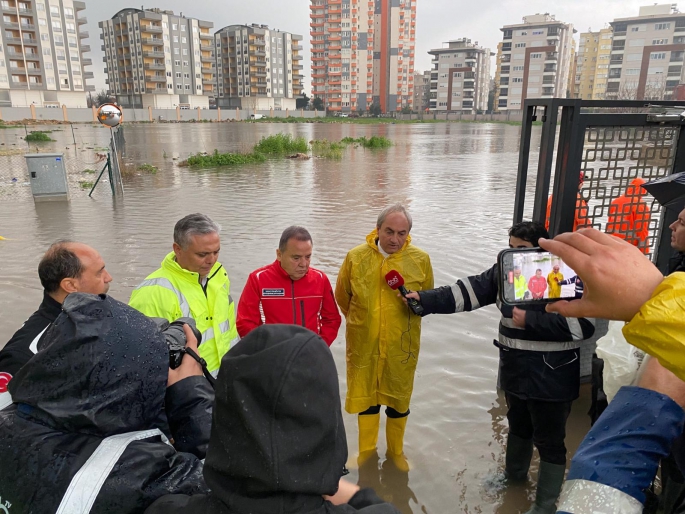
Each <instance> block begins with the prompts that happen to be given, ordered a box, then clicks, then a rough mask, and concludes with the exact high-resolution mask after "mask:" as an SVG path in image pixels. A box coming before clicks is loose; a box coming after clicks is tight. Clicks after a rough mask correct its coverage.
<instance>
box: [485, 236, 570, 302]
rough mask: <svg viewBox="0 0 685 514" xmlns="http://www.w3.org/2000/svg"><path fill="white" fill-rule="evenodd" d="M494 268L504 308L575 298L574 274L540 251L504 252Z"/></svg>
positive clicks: (525, 249)
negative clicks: (497, 268) (496, 270)
mask: <svg viewBox="0 0 685 514" xmlns="http://www.w3.org/2000/svg"><path fill="white" fill-rule="evenodd" d="M497 264H498V266H499V280H500V284H499V297H500V300H501V301H502V302H503V303H505V304H508V305H530V304H536V305H540V304H545V303H550V302H556V301H558V300H573V299H574V298H575V297H576V295H575V283H576V279H577V274H576V272H575V271H573V270H572V269H571V268H570V267H569V266H567V265H566V263H564V261H562V260H561V258H559V257H557V256H556V255H554V254H551V253H549V252H547V251H545V250H543V249H541V248H511V249H508V250H503V251H502V252H500V254H499V256H498V257H497Z"/></svg>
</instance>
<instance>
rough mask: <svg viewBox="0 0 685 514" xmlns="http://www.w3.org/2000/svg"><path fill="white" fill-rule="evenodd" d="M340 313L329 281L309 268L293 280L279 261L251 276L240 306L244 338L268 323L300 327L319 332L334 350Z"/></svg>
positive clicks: (240, 324)
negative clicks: (333, 344) (333, 345)
mask: <svg viewBox="0 0 685 514" xmlns="http://www.w3.org/2000/svg"><path fill="white" fill-rule="evenodd" d="M340 322H341V319H340V313H339V312H338V306H337V304H336V303H335V298H334V297H333V289H332V288H331V283H330V282H329V280H328V277H327V276H326V275H325V273H323V272H322V271H319V270H318V269H315V268H309V271H308V272H307V274H306V275H305V276H304V277H302V278H301V279H299V280H292V279H291V278H290V276H289V275H288V274H287V273H286V272H285V270H284V269H283V268H282V267H281V264H280V263H279V262H278V261H275V262H273V263H271V264H269V265H268V266H264V267H263V268H259V269H258V270H255V271H253V272H252V273H250V276H249V277H248V278H247V284H245V289H244V290H243V294H242V295H240V302H239V303H238V315H237V318H236V326H237V327H238V334H240V337H245V336H246V335H247V333H248V332H250V331H251V330H252V329H254V328H256V327H258V326H259V325H262V324H265V323H285V324H289V325H300V326H302V327H305V328H308V329H309V330H311V331H312V332H316V333H317V334H319V335H320V336H321V338H322V339H323V340H324V341H326V344H327V345H328V346H330V345H331V344H332V343H333V341H334V340H335V338H336V336H337V335H338V328H340Z"/></svg>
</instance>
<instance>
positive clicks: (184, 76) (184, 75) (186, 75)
mask: <svg viewBox="0 0 685 514" xmlns="http://www.w3.org/2000/svg"><path fill="white" fill-rule="evenodd" d="M183 78H185V79H189V78H190V73H184V74H183ZM198 78H199V77H198Z"/></svg>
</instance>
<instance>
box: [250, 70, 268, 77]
mask: <svg viewBox="0 0 685 514" xmlns="http://www.w3.org/2000/svg"><path fill="white" fill-rule="evenodd" d="M251 74H252V75H254V76H255V77H266V72H265V71H253V72H252V73H251Z"/></svg>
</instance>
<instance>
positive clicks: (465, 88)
mask: <svg viewBox="0 0 685 514" xmlns="http://www.w3.org/2000/svg"><path fill="white" fill-rule="evenodd" d="M428 53H429V54H430V55H432V56H433V60H432V61H431V63H432V64H433V68H432V69H431V78H430V84H431V86H430V91H431V95H430V105H429V107H430V110H431V111H434V112H463V113H475V112H477V111H485V110H486V109H487V108H488V94H489V93H490V57H491V56H492V55H494V54H493V53H492V52H490V49H489V48H482V47H480V46H478V43H477V42H476V43H471V40H470V39H465V38H464V39H456V40H454V41H449V42H447V46H446V47H444V48H436V49H434V50H430V51H429V52H428Z"/></svg>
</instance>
